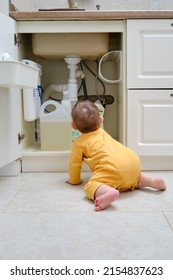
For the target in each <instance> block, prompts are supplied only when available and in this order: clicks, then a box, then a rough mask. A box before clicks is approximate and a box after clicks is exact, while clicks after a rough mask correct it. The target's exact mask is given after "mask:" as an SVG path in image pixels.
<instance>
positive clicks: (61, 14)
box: [9, 10, 173, 21]
mask: <svg viewBox="0 0 173 280" xmlns="http://www.w3.org/2000/svg"><path fill="white" fill-rule="evenodd" d="M9 15H10V17H11V18H13V19H15V20H16V21H31V20H32V21H39V20H41V21H44V20H45V21H53V20H54V21H58V20H79V21H81V20H85V21H87V20H95V21H97V20H123V19H173V10H164V11H163V10H162V11H161V10H157V11H156V10H153V11H151V10H150V11H138V10H136V11H130V10H126V11H120V10H119V11H106V10H105V11H38V12H37V11H36V12H16V11H15V12H10V14H9Z"/></svg>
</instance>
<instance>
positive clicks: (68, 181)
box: [65, 179, 83, 185]
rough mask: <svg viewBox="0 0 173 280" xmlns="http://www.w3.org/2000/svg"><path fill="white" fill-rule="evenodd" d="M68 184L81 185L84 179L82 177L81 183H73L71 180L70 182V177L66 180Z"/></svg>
mask: <svg viewBox="0 0 173 280" xmlns="http://www.w3.org/2000/svg"><path fill="white" fill-rule="evenodd" d="M65 182H66V183H67V184H70V185H80V184H82V183H83V180H82V179H81V180H80V182H79V183H77V184H72V183H71V182H70V179H68V180H67V181H65Z"/></svg>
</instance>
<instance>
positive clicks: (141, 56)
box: [127, 19, 173, 170]
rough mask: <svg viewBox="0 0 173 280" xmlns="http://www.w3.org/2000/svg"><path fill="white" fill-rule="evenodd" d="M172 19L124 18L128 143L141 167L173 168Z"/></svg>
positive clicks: (151, 168) (150, 168)
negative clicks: (137, 157)
mask: <svg viewBox="0 0 173 280" xmlns="http://www.w3.org/2000/svg"><path fill="white" fill-rule="evenodd" d="M172 50H173V20H168V19H162V20H147V19H146V20H128V21H127V145H128V146H129V147H130V148H132V149H133V150H134V151H135V152H136V153H137V154H138V155H139V156H140V158H141V161H142V167H143V169H147V170H172V169H173V127H172V124H171V122H172V119H173V52H172Z"/></svg>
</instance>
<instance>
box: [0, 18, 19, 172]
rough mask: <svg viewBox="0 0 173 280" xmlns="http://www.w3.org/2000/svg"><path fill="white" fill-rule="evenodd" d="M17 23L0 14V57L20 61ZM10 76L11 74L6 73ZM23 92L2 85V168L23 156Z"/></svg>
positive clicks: (0, 164)
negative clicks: (16, 40) (5, 56)
mask: <svg viewBox="0 0 173 280" xmlns="http://www.w3.org/2000/svg"><path fill="white" fill-rule="evenodd" d="M16 30H17V26H16V22H15V21H14V20H12V19H11V18H10V17H8V16H5V15H2V14H0V55H1V54H4V53H8V54H9V55H10V56H11V57H12V59H13V60H17V59H18V47H17V46H15V45H14V34H15V33H16ZM6 75H7V76H8V75H9V73H6ZM21 116H22V112H21V92H20V90H19V89H12V88H4V87H1V85H0V167H2V166H4V165H6V164H8V163H10V162H12V161H14V160H16V159H17V158H19V157H21V155H22V147H21V144H19V143H18V133H21Z"/></svg>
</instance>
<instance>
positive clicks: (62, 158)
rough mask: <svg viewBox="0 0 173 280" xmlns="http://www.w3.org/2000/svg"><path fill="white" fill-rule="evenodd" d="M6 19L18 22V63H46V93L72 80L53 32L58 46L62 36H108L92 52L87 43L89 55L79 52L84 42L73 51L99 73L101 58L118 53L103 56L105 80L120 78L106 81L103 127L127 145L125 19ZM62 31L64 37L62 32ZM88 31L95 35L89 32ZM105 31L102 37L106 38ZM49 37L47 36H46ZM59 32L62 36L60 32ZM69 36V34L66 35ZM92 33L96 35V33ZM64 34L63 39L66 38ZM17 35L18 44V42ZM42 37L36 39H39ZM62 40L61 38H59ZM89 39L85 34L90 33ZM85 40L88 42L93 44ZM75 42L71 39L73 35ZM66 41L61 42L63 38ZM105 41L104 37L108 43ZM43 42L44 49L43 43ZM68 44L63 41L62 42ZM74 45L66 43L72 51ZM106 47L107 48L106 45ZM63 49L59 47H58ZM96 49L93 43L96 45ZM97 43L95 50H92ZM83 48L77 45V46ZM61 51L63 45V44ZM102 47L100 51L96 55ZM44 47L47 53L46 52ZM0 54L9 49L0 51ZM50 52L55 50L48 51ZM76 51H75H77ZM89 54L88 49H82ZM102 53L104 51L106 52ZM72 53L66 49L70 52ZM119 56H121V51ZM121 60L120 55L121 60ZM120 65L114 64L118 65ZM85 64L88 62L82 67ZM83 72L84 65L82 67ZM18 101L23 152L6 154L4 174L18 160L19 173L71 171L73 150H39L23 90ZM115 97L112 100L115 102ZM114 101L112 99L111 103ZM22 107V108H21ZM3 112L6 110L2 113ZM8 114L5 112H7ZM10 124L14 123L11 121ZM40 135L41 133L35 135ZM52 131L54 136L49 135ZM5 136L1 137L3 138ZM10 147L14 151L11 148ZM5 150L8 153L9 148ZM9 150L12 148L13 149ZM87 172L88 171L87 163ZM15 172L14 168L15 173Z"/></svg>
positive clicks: (91, 84)
mask: <svg viewBox="0 0 173 280" xmlns="http://www.w3.org/2000/svg"><path fill="white" fill-rule="evenodd" d="M7 20H8V21H9V22H10V24H14V25H15V27H16V30H15V32H11V33H10V38H11V42H10V44H11V46H12V48H13V49H15V50H16V51H17V57H16V58H17V59H18V60H19V61H21V60H23V59H28V60H31V61H34V62H36V63H37V64H39V65H41V67H42V76H41V87H42V89H43V91H44V90H45V89H46V88H47V87H48V86H49V85H50V84H56V83H57V84H60V83H62V84H66V83H67V81H68V75H69V72H68V68H67V63H66V62H65V60H64V56H65V55H66V54H65V53H62V52H61V53H58V52H59V48H56V46H55V48H54V46H53V43H54V40H53V38H54V36H55V37H56V44H57V42H58V41H59V40H63V39H64V38H65V40H66V39H68V40H69V38H71V39H72V38H73V36H74V40H76V41H77V40H78V41H79V43H80V34H81V35H82V38H83V39H82V40H84V39H85V37H86V36H85V34H86V35H87V36H88V38H89V39H90V37H91V39H90V40H91V41H90V43H92V44H93V40H94V39H93V38H95V40H96V39H97V38H98V40H100V41H99V42H102V40H107V44H104V45H103V47H101V46H99V48H95V49H94V52H92V51H91V50H90V49H87V48H88V47H87V44H86V46H85V44H83V45H84V47H85V49H86V55H85V53H84V54H83V53H82V52H81V49H80V48H81V44H79V46H78V45H77V44H76V45H77V49H76V45H75V51H74V49H73V52H72V54H71V53H70V56H72V55H74V54H75V56H77V53H78V52H79V53H80V56H81V59H82V60H84V62H85V63H86V65H87V66H88V67H89V68H90V69H91V72H95V73H96V74H97V72H98V62H99V60H100V59H101V58H102V57H103V56H104V55H105V54H107V53H111V52H115V55H113V56H112V54H111V60H109V59H105V60H104V63H103V68H102V75H103V76H104V75H105V76H106V79H105V80H106V81H107V80H111V81H112V80H113V81H114V80H117V81H118V82H117V83H116V82H115V83H104V87H105V95H106V96H108V97H110V96H111V97H112V99H111V98H108V99H107V100H108V103H110V104H106V108H105V113H104V128H105V129H106V130H107V131H108V132H109V133H110V134H111V135H112V137H114V138H115V139H118V140H119V141H121V142H122V143H124V144H126V79H125V63H126V62H125V55H126V21H124V20H115V21H114V20H111V21H102V20H100V21H98V20H96V21H67V20H66V21H56V20H53V21H20V20H19V21H14V20H12V19H11V18H9V17H7ZM63 34H64V35H65V36H63ZM90 34H91V35H92V36H90ZM102 34H103V36H102ZM44 35H45V36H44ZM59 35H60V36H59ZM66 35H67V37H68V38H66ZM93 35H94V36H93ZM47 36H48V38H51V40H53V41H51V42H52V43H51V45H50V44H49V40H46V39H45V38H47ZM63 37H64V38H63ZM14 38H15V42H14ZM37 38H38V40H37ZM40 38H42V39H43V41H42V43H41V45H39V48H37V50H36V49H35V46H34V44H35V43H37V42H38V43H39V42H40ZM60 38H61V39H60ZM86 38H87V37H86ZM89 39H87V42H86V43H89ZM72 41H73V39H72ZM61 42H62V41H61ZM104 42H105V41H104ZM44 43H45V48H44V46H43V45H42V44H44ZM63 43H64V41H63ZM69 46H71V43H69V45H68V50H67V52H69V50H70V48H69ZM105 46H106V48H105ZM49 47H50V48H52V47H53V49H54V50H55V53H53V51H52V49H51V50H50V51H49V49H47V48H49ZM60 47H61V46H60ZM94 47H95V45H94ZM94 47H93V48H94ZM78 48H79V49H78ZM60 49H62V48H60ZM98 50H99V52H100V53H98ZM44 51H46V52H44ZM62 51H63V50H62ZM0 52H5V50H4V49H3V50H1V48H0ZM50 52H51V53H50ZM75 52H76V53H75ZM84 52H85V51H84ZM103 52H104V53H103ZM68 54H69V53H67V56H68ZM117 54H118V55H117ZM117 58H118V59H117ZM115 64H116V65H117V66H116V65H115ZM83 67H84V68H85V66H84V65H83ZM78 68H79V70H80V67H79V65H78ZM91 72H90V71H88V70H87V67H86V69H85V78H86V82H87V84H86V85H87V90H88V95H89V96H90V95H91V96H92V97H93V96H96V97H97V95H96V94H97V93H96V91H97V90H96V88H95V84H96V82H95V79H96V77H95V76H96V75H95V76H94V75H92V74H91ZM77 83H78V88H80V84H81V81H80V79H78V80H77ZM97 89H98V92H99V94H102V92H103V89H104V88H103V85H101V83H100V82H98V88H97ZM1 92H2V90H1V89H0V99H2V96H1V95H2V93H3V92H2V93H1ZM56 94H57V93H56V92H52V93H51V96H50V97H51V98H52V99H54V98H57V99H59V98H60V99H61V98H62V94H61V93H58V97H57V95H56ZM78 95H79V97H82V96H84V92H83V91H82V90H81V91H79V93H78ZM18 99H19V101H20V104H18V103H17V101H15V102H13V103H12V107H13V106H14V107H15V108H16V110H18V112H20V120H19V128H18V132H17V136H16V137H19V136H18V134H20V136H21V137H20V140H21V141H20V143H19V142H18V138H17V146H18V148H20V153H18V154H17V155H16V154H15V156H14V157H8V159H7V160H4V164H3V162H1V165H0V167H1V168H0V175H3V174H4V173H5V174H7V175H8V174H9V173H10V174H11V172H10V169H11V168H12V166H13V164H16V162H19V172H20V171H22V172H46V171H56V172H57V171H67V170H68V160H69V155H70V150H68V151H43V150H41V145H40V139H39V140H38V134H39V132H38V130H39V127H38V126H37V124H36V122H35V121H26V120H25V119H24V106H23V90H22V89H21V90H19V93H18ZM111 100H113V101H111ZM109 101H111V102H109ZM18 107H19V108H18ZM0 114H1V115H2V112H0ZM3 118H4V116H3ZM7 118H8V112H7V113H6V115H5V119H4V121H6V120H7ZM11 123H12V121H11ZM36 134H37V136H36ZM51 136H52V135H50V137H51ZM1 137H2V136H1V135H0V138H1ZM4 139H5V138H3V140H2V141H0V143H2V144H3V143H4V142H5V140H4ZM4 147H5V150H7V149H8V145H6V146H3V145H2V149H4ZM12 149H14V150H15V148H14V147H13V148H12ZM5 150H4V151H5ZM9 151H10V149H9ZM83 168H84V170H88V169H87V167H85V165H84V167H83ZM14 173H15V172H14Z"/></svg>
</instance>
